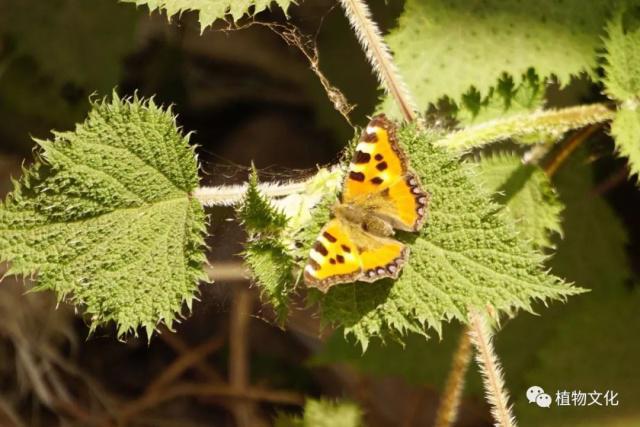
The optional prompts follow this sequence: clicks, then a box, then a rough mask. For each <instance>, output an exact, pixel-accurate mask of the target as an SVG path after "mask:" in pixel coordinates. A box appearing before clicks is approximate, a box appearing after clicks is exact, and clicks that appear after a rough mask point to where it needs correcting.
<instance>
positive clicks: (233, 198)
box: [193, 181, 307, 206]
mask: <svg viewBox="0 0 640 427" xmlns="http://www.w3.org/2000/svg"><path fill="white" fill-rule="evenodd" d="M306 184H307V181H300V182H288V183H278V182H275V183H265V184H258V189H259V190H260V192H261V193H262V194H264V195H265V196H267V197H282V196H288V195H289V194H294V193H301V192H302V191H304V189H305V185H306ZM247 188H248V184H241V185H222V186H219V187H199V188H197V189H196V191H194V193H193V197H195V198H196V199H198V201H200V203H202V205H203V206H233V205H236V204H238V203H240V202H241V201H242V198H243V197H244V195H245V193H246V192H247Z"/></svg>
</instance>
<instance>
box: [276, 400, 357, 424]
mask: <svg viewBox="0 0 640 427" xmlns="http://www.w3.org/2000/svg"><path fill="white" fill-rule="evenodd" d="M362 425H363V424H362V412H361V411H360V408H358V407H357V406H356V405H355V404H353V403H348V402H340V403H338V402H331V401H328V400H316V399H309V400H307V402H306V403H305V405H304V415H303V416H302V417H297V416H290V415H285V414H279V415H278V417H277V419H276V421H275V427H361V426H362Z"/></svg>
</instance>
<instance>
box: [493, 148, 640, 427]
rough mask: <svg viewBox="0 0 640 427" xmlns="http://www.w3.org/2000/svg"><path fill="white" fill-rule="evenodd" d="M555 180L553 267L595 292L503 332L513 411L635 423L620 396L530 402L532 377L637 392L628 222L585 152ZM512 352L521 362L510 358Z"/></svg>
mask: <svg viewBox="0 0 640 427" xmlns="http://www.w3.org/2000/svg"><path fill="white" fill-rule="evenodd" d="M554 180H555V183H556V188H557V189H558V192H559V195H560V198H561V200H562V202H563V203H564V204H565V206H566V208H565V211H564V213H563V216H564V222H563V230H564V238H563V239H562V240H560V241H559V242H558V243H557V251H556V253H555V255H554V257H553V258H552V259H551V261H550V263H549V264H550V265H551V267H552V271H553V272H554V273H555V274H558V275H560V276H561V277H564V278H566V279H567V280H569V281H575V282H576V283H577V284H578V285H580V286H584V287H586V288H589V289H590V290H591V292H589V293H586V294H584V295H580V296H579V297H576V298H573V299H572V300H571V303H570V304H568V305H567V307H566V308H564V309H562V310H558V308H557V307H551V308H550V309H549V310H547V311H548V312H547V313H544V312H543V313H541V314H542V319H540V318H536V317H533V316H522V318H520V317H518V318H516V319H514V320H513V321H512V322H510V323H509V324H506V325H505V328H504V330H503V331H502V332H501V333H500V334H499V335H498V338H497V347H498V352H501V350H502V353H501V354H505V357H503V360H504V361H505V371H506V373H507V378H509V373H510V372H511V376H512V377H513V378H514V379H518V381H517V382H513V383H512V385H511V387H510V389H511V390H512V392H513V395H514V396H518V398H517V399H515V410H516V415H517V416H518V417H519V419H520V420H521V421H522V422H523V424H526V425H544V426H550V427H561V426H567V425H580V426H589V427H591V426H594V427H595V426H601V425H614V424H615V425H621V426H632V425H637V424H638V421H639V418H638V411H637V408H634V407H632V406H633V405H631V406H627V405H625V404H624V403H622V401H621V404H620V406H619V407H609V408H606V407H595V408H594V407H575V408H571V407H567V408H562V411H556V412H555V413H545V411H536V410H535V408H533V407H532V406H531V405H529V404H528V403H527V402H526V399H525V391H526V389H527V387H529V386H531V385H532V384H533V383H535V384H537V385H540V386H542V387H543V388H545V390H546V389H549V390H551V391H552V393H555V391H556V390H574V389H576V390H579V389H581V390H582V391H587V392H591V391H594V390H599V391H606V390H614V391H616V392H618V393H620V398H621V399H622V396H626V398H631V396H637V393H638V386H637V381H636V380H635V379H637V378H639V377H640V365H638V363H637V361H636V359H637V358H634V355H636V354H638V352H640V346H639V341H638V340H637V339H636V338H637V331H638V330H639V328H640V318H639V317H638V315H637V309H638V306H639V304H640V293H639V292H638V286H637V285H635V286H634V285H632V284H631V280H632V278H633V274H632V272H631V269H630V264H629V260H628V258H627V252H626V250H625V247H626V246H627V241H628V238H627V230H625V228H624V226H623V224H622V223H621V221H620V219H619V218H618V217H617V216H616V214H615V212H614V211H613V210H612V209H611V207H610V206H609V205H608V204H607V202H606V200H604V199H603V198H602V197H601V196H598V195H594V194H593V187H594V178H593V173H592V171H591V168H590V167H589V159H588V157H587V155H586V153H585V152H577V153H576V154H574V155H573V156H572V158H571V159H570V161H569V162H567V164H566V165H564V166H563V168H562V169H560V170H559V172H558V174H557V175H556V176H555V179H554ZM533 337H536V338H535V339H532V338H533ZM524 349H527V351H526V352H525V351H524ZM527 353H528V354H527ZM518 354H519V356H517V355H518ZM514 356H517V358H518V359H519V361H518V365H517V366H516V365H515V364H509V363H507V361H506V360H509V359H513V360H515V357H514ZM505 359H506V360H505ZM576 361H580V362H579V363H576ZM624 420H627V421H626V422H624ZM525 421H526V422H525Z"/></svg>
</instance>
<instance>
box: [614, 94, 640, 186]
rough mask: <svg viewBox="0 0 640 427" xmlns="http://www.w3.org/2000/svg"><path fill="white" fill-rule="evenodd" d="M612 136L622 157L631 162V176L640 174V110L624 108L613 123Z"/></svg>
mask: <svg viewBox="0 0 640 427" xmlns="http://www.w3.org/2000/svg"><path fill="white" fill-rule="evenodd" d="M611 135H613V137H614V139H615V142H616V149H617V150H618V153H619V154H620V155H621V156H624V157H627V158H628V160H629V168H630V169H631V174H632V175H633V174H635V175H637V174H639V173H640V109H637V107H625V106H623V107H622V108H620V109H619V110H618V112H617V113H616V116H615V118H614V119H613V122H612V123H611Z"/></svg>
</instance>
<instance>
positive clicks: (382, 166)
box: [376, 162, 389, 172]
mask: <svg viewBox="0 0 640 427" xmlns="http://www.w3.org/2000/svg"><path fill="white" fill-rule="evenodd" d="M388 167H389V165H388V164H387V162H380V163H378V164H377V165H376V169H378V170H379V171H380V172H382V171H383V170H385V169H386V168H388Z"/></svg>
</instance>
